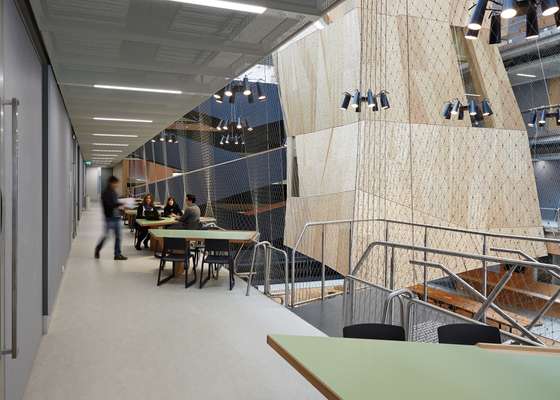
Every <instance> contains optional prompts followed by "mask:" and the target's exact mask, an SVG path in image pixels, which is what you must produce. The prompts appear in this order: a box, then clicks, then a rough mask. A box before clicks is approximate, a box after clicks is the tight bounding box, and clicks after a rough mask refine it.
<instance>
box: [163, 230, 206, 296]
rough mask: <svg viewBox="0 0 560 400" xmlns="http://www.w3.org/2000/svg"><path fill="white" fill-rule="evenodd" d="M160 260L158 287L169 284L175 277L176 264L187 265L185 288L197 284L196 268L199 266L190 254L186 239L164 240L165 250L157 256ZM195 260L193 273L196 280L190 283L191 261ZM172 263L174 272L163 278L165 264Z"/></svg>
mask: <svg viewBox="0 0 560 400" xmlns="http://www.w3.org/2000/svg"><path fill="white" fill-rule="evenodd" d="M156 257H157V258H159V259H160V261H159V272H158V281H157V285H158V286H161V285H162V284H164V283H166V282H168V281H169V280H170V279H173V278H174V277H175V263H178V262H182V263H184V264H185V288H188V287H189V286H191V285H193V284H194V283H196V267H197V264H196V262H195V260H194V257H193V255H192V254H191V252H190V243H189V242H187V241H186V240H185V239H178V238H164V239H163V250H162V252H161V255H159V256H156ZM190 259H192V260H193V273H194V278H193V279H192V280H191V281H189V260H190ZM167 262H171V263H172V265H173V270H172V272H171V274H170V275H168V276H167V277H165V278H163V279H162V278H161V276H162V273H163V270H164V269H165V264H166V263H167Z"/></svg>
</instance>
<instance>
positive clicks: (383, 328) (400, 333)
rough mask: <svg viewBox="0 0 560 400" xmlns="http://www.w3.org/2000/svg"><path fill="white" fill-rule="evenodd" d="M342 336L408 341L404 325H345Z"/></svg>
mask: <svg viewBox="0 0 560 400" xmlns="http://www.w3.org/2000/svg"><path fill="white" fill-rule="evenodd" d="M342 336H344V337H345V338H352V339H377V340H396V341H399V342H404V341H406V335H405V332H404V328H403V327H402V326H397V325H386V324H357V325H349V326H345V327H344V328H343V329H342Z"/></svg>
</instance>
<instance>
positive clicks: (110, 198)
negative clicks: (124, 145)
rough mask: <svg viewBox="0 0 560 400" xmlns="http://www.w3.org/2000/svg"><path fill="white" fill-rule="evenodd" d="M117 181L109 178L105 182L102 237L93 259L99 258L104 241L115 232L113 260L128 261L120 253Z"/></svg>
mask: <svg viewBox="0 0 560 400" xmlns="http://www.w3.org/2000/svg"><path fill="white" fill-rule="evenodd" d="M118 184H119V179H118V178H117V177H115V176H111V177H110V178H109V179H108V181H107V187H106V188H105V190H104V191H103V193H102V194H101V202H102V204H103V214H104V216H105V230H104V232H103V236H102V237H101V239H99V242H98V243H97V246H96V247H95V258H99V253H100V252H101V248H102V247H103V244H105V240H107V237H108V236H109V233H110V231H113V232H115V260H118V261H123V260H128V258H127V257H125V256H123V255H122V252H121V218H120V215H119V207H120V206H121V205H120V203H119V198H118V195H117V187H118Z"/></svg>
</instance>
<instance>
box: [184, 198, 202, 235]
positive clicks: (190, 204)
mask: <svg viewBox="0 0 560 400" xmlns="http://www.w3.org/2000/svg"><path fill="white" fill-rule="evenodd" d="M179 222H180V225H181V226H182V228H183V229H193V230H196V229H200V208H199V207H198V206H197V205H196V197H194V195H192V194H187V199H186V206H185V211H184V212H183V216H182V217H181V218H179Z"/></svg>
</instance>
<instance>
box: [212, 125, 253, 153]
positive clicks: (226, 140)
mask: <svg viewBox="0 0 560 400" xmlns="http://www.w3.org/2000/svg"><path fill="white" fill-rule="evenodd" d="M216 130H218V131H220V132H227V133H225V134H222V137H221V139H220V146H223V145H224V144H230V143H233V144H235V145H238V144H240V143H241V144H242V145H244V144H245V139H244V138H243V130H247V131H248V132H253V127H252V126H251V125H250V124H249V121H248V120H247V119H244V120H242V119H241V118H237V121H228V120H225V121H224V120H221V121H220V122H219V123H218V126H216ZM236 130H237V131H240V132H236Z"/></svg>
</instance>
